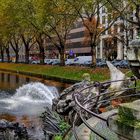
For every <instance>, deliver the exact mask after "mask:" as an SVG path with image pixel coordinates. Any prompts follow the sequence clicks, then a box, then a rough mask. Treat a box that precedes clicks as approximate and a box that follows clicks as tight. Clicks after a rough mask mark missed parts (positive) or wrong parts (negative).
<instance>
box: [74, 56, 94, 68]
mask: <svg viewBox="0 0 140 140" xmlns="http://www.w3.org/2000/svg"><path fill="white" fill-rule="evenodd" d="M91 60H92V56H78V57H76V58H75V59H74V65H80V66H81V65H82V66H83V65H84V63H85V62H86V61H91Z"/></svg>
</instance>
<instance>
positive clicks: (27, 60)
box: [25, 45, 29, 64]
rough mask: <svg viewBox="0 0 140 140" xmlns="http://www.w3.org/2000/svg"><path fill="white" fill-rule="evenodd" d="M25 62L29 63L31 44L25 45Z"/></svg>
mask: <svg viewBox="0 0 140 140" xmlns="http://www.w3.org/2000/svg"><path fill="white" fill-rule="evenodd" d="M25 63H27V64H29V46H28V45H26V47H25Z"/></svg>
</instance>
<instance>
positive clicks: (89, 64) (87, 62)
mask: <svg viewBox="0 0 140 140" xmlns="http://www.w3.org/2000/svg"><path fill="white" fill-rule="evenodd" d="M91 65H92V61H91V60H89V61H86V62H84V66H87V67H90V66H91Z"/></svg>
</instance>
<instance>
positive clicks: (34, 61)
mask: <svg viewBox="0 0 140 140" xmlns="http://www.w3.org/2000/svg"><path fill="white" fill-rule="evenodd" d="M39 63H40V60H33V61H32V62H31V64H39Z"/></svg>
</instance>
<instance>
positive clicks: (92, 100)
mask: <svg viewBox="0 0 140 140" xmlns="http://www.w3.org/2000/svg"><path fill="white" fill-rule="evenodd" d="M127 80H128V79H127ZM129 80H130V81H133V82H134V84H133V86H132V87H129V88H123V89H120V90H115V91H108V90H106V91H105V92H102V87H104V85H105V84H111V83H113V82H116V83H117V82H125V81H126V80H117V81H108V82H103V83H100V82H95V83H94V84H92V85H90V86H88V87H86V88H82V89H81V90H77V91H75V92H74V93H73V95H72V96H73V99H74V101H75V104H76V107H75V111H76V114H75V117H74V121H73V133H74V136H75V139H76V140H79V138H78V135H77V132H76V129H75V125H76V121H77V118H78V117H80V118H81V120H82V122H83V123H84V124H85V125H86V126H87V127H88V128H89V129H90V130H91V131H92V132H93V133H95V134H96V135H97V136H99V137H100V138H102V139H103V140H107V138H106V136H105V135H104V134H102V133H101V132H98V130H96V129H95V128H93V127H92V126H91V125H90V124H89V123H88V122H87V120H86V116H87V115H90V116H93V117H96V118H98V119H100V120H101V121H103V122H105V123H106V126H107V127H109V123H110V122H109V118H110V117H111V116H113V115H116V113H113V114H111V115H109V116H108V118H104V117H102V116H101V115H100V113H99V108H100V106H109V104H110V102H111V101H112V100H116V99H124V100H125V99H126V98H128V97H139V96H140V92H139V90H138V89H139V88H140V87H138V86H137V79H136V78H135V77H131V78H130V79H129ZM93 87H96V88H97V89H98V94H97V93H95V94H94V93H93V91H92V90H93ZM125 91H128V92H129V91H131V93H129V94H124V95H123V93H124V92H125ZM119 92H121V94H120V95H119V96H116V95H115V94H116V93H119ZM83 93H84V95H83ZM86 93H88V94H86ZM85 94H86V96H85ZM87 104H88V105H87ZM90 104H91V105H90ZM87 106H88V107H87ZM93 109H94V110H93ZM119 135H121V134H119ZM121 136H122V137H123V138H126V136H124V135H121Z"/></svg>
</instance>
